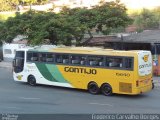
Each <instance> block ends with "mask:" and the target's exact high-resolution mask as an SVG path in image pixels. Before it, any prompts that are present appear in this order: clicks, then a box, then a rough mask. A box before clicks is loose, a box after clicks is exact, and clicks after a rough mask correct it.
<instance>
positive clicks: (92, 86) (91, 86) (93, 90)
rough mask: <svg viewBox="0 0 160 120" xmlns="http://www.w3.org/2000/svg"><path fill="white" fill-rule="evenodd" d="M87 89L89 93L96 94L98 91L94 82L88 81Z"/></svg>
mask: <svg viewBox="0 0 160 120" xmlns="http://www.w3.org/2000/svg"><path fill="white" fill-rule="evenodd" d="M88 91H89V92H90V93H91V94H97V93H98V92H99V88H98V86H97V84H96V83H90V84H89V86H88Z"/></svg>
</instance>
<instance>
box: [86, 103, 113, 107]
mask: <svg viewBox="0 0 160 120" xmlns="http://www.w3.org/2000/svg"><path fill="white" fill-rule="evenodd" d="M89 104H92V105H102V106H104V105H106V106H110V107H113V105H111V104H101V103H89Z"/></svg>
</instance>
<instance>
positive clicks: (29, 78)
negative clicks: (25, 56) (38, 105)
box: [28, 75, 36, 86]
mask: <svg viewBox="0 0 160 120" xmlns="http://www.w3.org/2000/svg"><path fill="white" fill-rule="evenodd" d="M28 84H29V85H31V86H35V85H36V79H35V77H34V76H33V75H30V76H29V77H28Z"/></svg>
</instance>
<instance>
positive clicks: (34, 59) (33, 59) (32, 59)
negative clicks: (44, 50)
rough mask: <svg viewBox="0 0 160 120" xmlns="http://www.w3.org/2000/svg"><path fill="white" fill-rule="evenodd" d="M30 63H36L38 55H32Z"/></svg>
mask: <svg viewBox="0 0 160 120" xmlns="http://www.w3.org/2000/svg"><path fill="white" fill-rule="evenodd" d="M31 61H38V53H34V52H33V53H32V57H31Z"/></svg>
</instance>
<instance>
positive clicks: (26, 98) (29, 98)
mask: <svg viewBox="0 0 160 120" xmlns="http://www.w3.org/2000/svg"><path fill="white" fill-rule="evenodd" d="M19 98H20V99H25V100H38V99H40V98H27V97H19Z"/></svg>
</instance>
